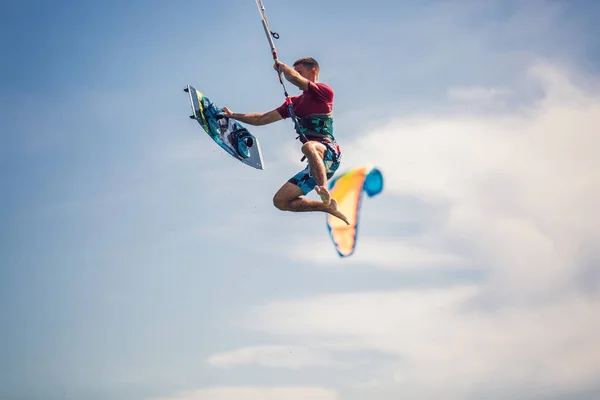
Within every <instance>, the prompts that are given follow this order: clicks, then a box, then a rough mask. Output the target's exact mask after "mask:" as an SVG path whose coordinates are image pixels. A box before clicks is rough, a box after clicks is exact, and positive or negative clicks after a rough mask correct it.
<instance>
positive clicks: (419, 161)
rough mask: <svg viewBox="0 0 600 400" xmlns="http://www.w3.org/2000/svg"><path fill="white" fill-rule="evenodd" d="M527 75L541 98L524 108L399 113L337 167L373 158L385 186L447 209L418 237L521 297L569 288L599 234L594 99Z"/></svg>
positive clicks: (552, 75)
mask: <svg viewBox="0 0 600 400" xmlns="http://www.w3.org/2000/svg"><path fill="white" fill-rule="evenodd" d="M531 76H532V77H533V78H534V79H535V81H537V82H539V84H540V86H541V88H542V89H543V91H544V97H543V98H542V99H541V100H540V102H539V103H538V104H536V105H535V106H534V107H530V108H529V109H527V110H526V111H524V112H520V113H513V114H509V115H503V116H497V115H493V116H488V115H481V114H477V115H450V116H446V115H422V116H417V117H412V118H405V119H400V120H396V121H393V122H391V123H389V124H388V125H387V126H382V127H381V128H380V129H377V130H376V131H373V132H367V133H366V134H365V135H363V136H362V138H360V139H358V140H357V142H356V143H355V144H353V145H347V146H346V147H347V148H346V162H347V163H353V164H354V163H356V164H360V163H365V162H369V161H372V160H377V166H378V167H380V168H381V169H382V170H383V171H384V173H385V179H386V191H387V192H389V193H393V194H395V195H399V196H412V197H416V198H421V199H423V200H424V201H427V202H431V203H438V204H443V206H444V207H446V208H447V209H448V215H447V218H446V219H445V220H441V221H438V222H439V223H438V225H437V226H435V227H434V228H435V229H431V230H430V231H428V232H426V233H424V235H425V236H427V237H428V242H429V243H430V244H432V245H433V247H434V248H437V249H444V248H450V247H452V248H454V249H456V248H460V249H461V251H462V252H463V254H462V256H463V257H466V258H469V259H470V260H471V261H472V262H473V263H474V264H476V265H483V266H486V267H488V268H490V271H491V272H492V274H493V277H492V279H496V284H499V285H500V286H501V287H502V289H503V290H506V289H509V288H510V289H511V290H517V291H519V292H520V293H521V294H523V295H526V294H530V293H531V292H534V293H536V292H538V290H539V291H541V292H548V293H549V292H552V291H554V290H559V289H560V288H562V287H564V286H569V285H570V284H572V279H571V278H572V277H573V270H574V268H575V265H576V263H577V261H578V257H580V256H581V255H582V251H584V252H587V251H590V249H591V246H590V243H592V242H594V241H597V240H598V239H599V238H600V232H599V228H598V227H599V226H600V213H598V212H597V208H596V205H597V204H600V158H599V157H597V155H596V152H597V149H599V148H600V134H598V132H600V96H598V95H597V94H596V93H593V92H587V91H585V90H582V89H580V88H578V87H576V86H574V85H573V84H572V83H570V81H569V79H568V77H567V76H566V75H565V73H564V72H563V71H561V70H559V69H556V68H553V67H551V66H548V65H538V66H536V67H535V68H533V69H532V70H531ZM392 212H394V213H398V212H402V210H401V209H398V210H393V211H391V210H390V213H392ZM362 240H365V238H364V237H363V238H362ZM585 243H587V244H588V245H587V246H584V247H585V248H582V245H583V244H585ZM457 245H458V246H457ZM363 251H365V250H364V249H363ZM365 252H366V251H365ZM368 256H373V257H377V253H376V252H372V253H371V252H369V253H368ZM500 286H498V288H499V287H500ZM538 294H540V293H538ZM512 295H514V293H513V294H511V296H512Z"/></svg>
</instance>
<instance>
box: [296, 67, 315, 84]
mask: <svg viewBox="0 0 600 400" xmlns="http://www.w3.org/2000/svg"><path fill="white" fill-rule="evenodd" d="M294 69H295V70H296V72H298V73H299V74H300V76H302V77H304V78H306V79H309V80H310V79H312V78H313V77H314V72H313V70H314V68H312V70H311V69H308V68H306V67H305V66H304V65H302V64H298V65H296V66H294Z"/></svg>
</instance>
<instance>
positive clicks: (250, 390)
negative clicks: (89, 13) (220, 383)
mask: <svg viewBox="0 0 600 400" xmlns="http://www.w3.org/2000/svg"><path fill="white" fill-rule="evenodd" d="M256 399H261V400H281V399H289V400H338V399H339V396H338V394H337V392H335V391H333V390H330V389H325V388H320V387H310V386H281V387H254V386H240V387H215V388H207V389H199V390H194V391H190V392H184V393H179V394H174V395H171V396H167V397H160V398H152V399H149V400H256Z"/></svg>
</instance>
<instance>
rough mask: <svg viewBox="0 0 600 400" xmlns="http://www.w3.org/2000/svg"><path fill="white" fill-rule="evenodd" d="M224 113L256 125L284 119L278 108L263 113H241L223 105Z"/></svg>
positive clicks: (229, 116)
mask: <svg viewBox="0 0 600 400" xmlns="http://www.w3.org/2000/svg"><path fill="white" fill-rule="evenodd" d="M223 114H224V115H225V116H226V117H228V118H233V119H235V120H237V121H240V122H243V123H246V124H249V125H255V126H258V125H267V124H271V123H273V122H276V121H279V120H282V119H283V118H282V117H281V115H280V114H279V112H277V110H271V111H269V112H266V113H263V114H240V113H234V112H232V111H231V110H230V109H228V108H227V107H223Z"/></svg>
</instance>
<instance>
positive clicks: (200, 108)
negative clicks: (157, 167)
mask: <svg viewBox="0 0 600 400" xmlns="http://www.w3.org/2000/svg"><path fill="white" fill-rule="evenodd" d="M183 91H184V92H186V93H188V94H189V96H190V104H191V105H192V111H193V113H194V114H193V115H190V118H191V119H195V120H196V121H198V123H199V124H200V126H201V127H202V129H204V131H205V132H206V133H207V134H208V136H210V137H211V138H212V140H214V141H215V143H217V144H218V145H219V146H220V147H221V148H222V149H223V150H225V151H226V152H227V154H229V155H230V156H232V157H233V158H236V159H238V160H239V161H241V162H242V163H244V164H246V165H249V166H250V167H254V168H256V169H264V164H263V159H262V153H261V151H260V145H259V143H258V140H257V139H256V138H255V137H254V136H253V135H252V134H251V133H250V132H248V129H246V128H245V127H244V126H243V125H242V124H240V123H239V122H238V121H236V120H234V119H231V118H228V117H226V116H224V115H223V109H222V108H220V107H218V106H216V105H215V104H213V102H212V101H210V99H209V98H208V97H206V96H205V95H204V94H203V93H201V92H200V91H199V90H197V89H196V88H194V87H193V86H190V85H187V87H186V88H185V89H183Z"/></svg>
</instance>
